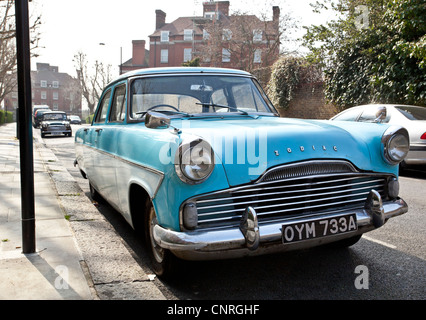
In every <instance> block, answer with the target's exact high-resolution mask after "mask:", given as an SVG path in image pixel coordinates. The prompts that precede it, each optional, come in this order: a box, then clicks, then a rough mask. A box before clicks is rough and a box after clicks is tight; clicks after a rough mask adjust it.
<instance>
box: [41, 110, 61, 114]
mask: <svg viewBox="0 0 426 320" xmlns="http://www.w3.org/2000/svg"><path fill="white" fill-rule="evenodd" d="M49 113H62V114H67V113H66V112H64V111H48V112H45V113H43V114H49Z"/></svg>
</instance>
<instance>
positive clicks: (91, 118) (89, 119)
mask: <svg viewBox="0 0 426 320" xmlns="http://www.w3.org/2000/svg"><path fill="white" fill-rule="evenodd" d="M93 116H94V114H91V115H90V116H88V117H86V119H84V120H85V121H86V123H92V120H93Z"/></svg>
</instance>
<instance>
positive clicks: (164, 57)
mask: <svg viewBox="0 0 426 320" xmlns="http://www.w3.org/2000/svg"><path fill="white" fill-rule="evenodd" d="M160 62H161V63H168V62H169V50H167V49H166V50H161V60H160Z"/></svg>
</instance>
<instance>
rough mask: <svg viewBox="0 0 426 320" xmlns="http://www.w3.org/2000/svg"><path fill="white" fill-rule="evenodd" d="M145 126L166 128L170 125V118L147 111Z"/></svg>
mask: <svg viewBox="0 0 426 320" xmlns="http://www.w3.org/2000/svg"><path fill="white" fill-rule="evenodd" d="M145 126H146V127H147V128H151V129H156V128H161V127H163V128H164V127H166V128H168V127H169V126H170V118H168V117H166V116H165V115H164V114H162V113H159V112H152V111H148V113H147V114H146V116H145Z"/></svg>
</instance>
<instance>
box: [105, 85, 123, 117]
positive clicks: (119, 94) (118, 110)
mask: <svg viewBox="0 0 426 320" xmlns="http://www.w3.org/2000/svg"><path fill="white" fill-rule="evenodd" d="M125 114H126V85H125V84H123V85H120V86H118V87H116V88H115V89H114V97H113V99H112V106H111V112H110V115H109V121H110V122H122V121H124V116H125Z"/></svg>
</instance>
